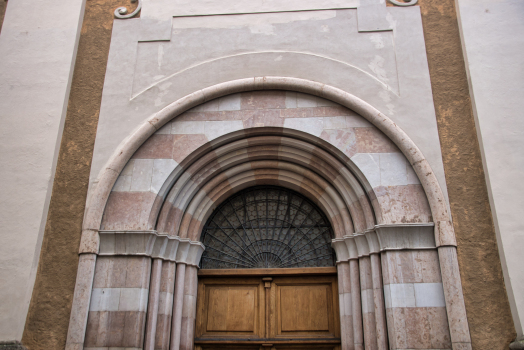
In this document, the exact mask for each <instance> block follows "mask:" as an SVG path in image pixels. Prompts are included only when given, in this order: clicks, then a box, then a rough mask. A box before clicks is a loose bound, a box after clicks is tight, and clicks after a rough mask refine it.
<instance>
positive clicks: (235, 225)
mask: <svg viewBox="0 0 524 350" xmlns="http://www.w3.org/2000/svg"><path fill="white" fill-rule="evenodd" d="M331 238H332V229H331V225H330V223H329V221H328V220H327V218H326V217H325V215H324V214H323V213H322V212H321V211H320V209H319V208H318V207H317V206H316V205H315V204H313V203H312V202H311V201H310V200H308V199H307V198H306V197H304V196H303V195H301V194H299V193H297V192H295V191H291V190H289V189H286V188H280V187H272V186H271V187H270V186H257V187H251V188H248V189H245V190H243V191H241V192H238V193H236V194H234V195H233V196H232V197H230V198H228V199H226V200H225V201H224V202H223V203H222V204H221V205H220V206H219V207H218V208H217V209H215V211H214V212H213V214H212V215H211V217H210V218H209V219H208V221H207V223H206V225H205V226H204V230H203V232H202V238H201V240H202V242H203V243H204V245H205V246H206V250H205V251H204V254H203V255H202V260H201V268H203V269H235V268H290V267H320V266H334V261H335V260H334V257H335V255H334V251H333V249H332V248H331Z"/></svg>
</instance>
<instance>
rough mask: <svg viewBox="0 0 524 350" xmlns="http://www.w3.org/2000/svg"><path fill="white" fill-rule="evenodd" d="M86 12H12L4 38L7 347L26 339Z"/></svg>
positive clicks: (39, 8) (2, 272)
mask: <svg viewBox="0 0 524 350" xmlns="http://www.w3.org/2000/svg"><path fill="white" fill-rule="evenodd" d="M83 11H84V1H83V0H72V1H67V2H63V1H57V0H51V1H45V2H44V1H10V2H9V3H8V6H7V10H6V14H5V18H4V22H3V26H2V33H1V36H0V58H1V60H2V65H1V66H0V96H1V97H0V118H1V120H2V125H1V126H0V139H1V140H2V142H1V145H0V153H1V156H0V178H1V179H2V181H0V193H2V200H1V201H0V241H1V242H2V244H1V245H0V286H1V288H0V301H1V302H0V340H20V339H21V338H22V332H23V330H24V324H25V320H26V315H27V310H28V306H29V301H30V298H31V294H32V289H33V284H34V280H35V275H36V268H37V266H38V258H39V256H40V246H41V242H42V236H43V233H44V227H45V224H46V220H47V213H48V208H49V202H50V197H51V190H52V187H53V179H54V174H55V168H56V163H57V157H58V150H59V145H60V140H61V136H62V129H63V126H64V120H65V112H66V107H67V101H68V97H69V91H70V85H71V78H72V74H73V67H74V63H75V60H76V50H77V44H78V38H79V35H80V26H81V24H82V18H83Z"/></svg>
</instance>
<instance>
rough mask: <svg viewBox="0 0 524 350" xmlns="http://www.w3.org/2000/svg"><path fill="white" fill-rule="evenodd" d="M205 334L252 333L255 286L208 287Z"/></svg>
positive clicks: (253, 329)
mask: <svg viewBox="0 0 524 350" xmlns="http://www.w3.org/2000/svg"><path fill="white" fill-rule="evenodd" d="M207 292H208V298H207V300H208V302H207V307H208V310H207V325H206V331H207V332H254V331H255V323H256V322H255V317H256V312H255V309H256V301H257V296H256V294H257V287H256V286H227V285H226V286H220V285H218V286H208V288H207Z"/></svg>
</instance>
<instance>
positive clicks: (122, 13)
mask: <svg viewBox="0 0 524 350" xmlns="http://www.w3.org/2000/svg"><path fill="white" fill-rule="evenodd" d="M137 1H138V5H137V7H136V9H135V10H134V11H133V12H131V13H129V14H128V13H127V11H128V10H127V7H123V6H122V7H118V8H117V9H116V10H115V17H116V18H118V19H127V18H132V17H135V16H136V15H137V13H139V12H140V10H141V9H142V0H131V2H133V3H134V2H137Z"/></svg>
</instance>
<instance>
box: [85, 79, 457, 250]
mask: <svg viewBox="0 0 524 350" xmlns="http://www.w3.org/2000/svg"><path fill="white" fill-rule="evenodd" d="M270 89H281V90H290V91H299V92H303V93H308V94H312V95H316V96H320V97H323V98H326V99H329V100H332V101H334V102H337V103H339V104H341V105H343V106H346V107H348V108H350V109H352V110H354V111H355V112H357V113H358V114H360V115H361V116H362V117H364V118H366V119H367V120H368V121H369V122H371V123H372V124H374V125H375V126H376V127H377V128H378V129H380V130H381V131H382V132H383V133H384V134H385V135H386V136H388V137H389V138H390V139H391V140H392V141H393V142H394V143H395V144H396V145H397V147H398V148H399V149H400V150H401V151H402V153H403V154H404V155H405V156H406V158H407V159H408V161H409V162H410V164H411V165H412V166H413V168H414V170H415V172H416V173H417V175H418V177H419V179H420V181H421V184H422V186H423V188H424V190H425V193H426V196H427V198H428V202H429V205H430V208H431V212H432V217H433V219H434V221H435V222H436V225H435V227H436V230H435V235H436V242H437V245H439V246H440V245H456V243H455V237H454V232H453V228H452V226H451V224H450V221H449V215H448V212H447V208H446V204H445V199H444V196H443V194H442V191H441V189H440V186H439V185H438V182H437V179H436V177H435V174H434V173H433V171H432V169H431V167H430V166H429V164H428V162H427V160H426V159H425V158H424V156H423V155H422V152H421V151H420V150H419V149H418V147H417V146H416V145H415V144H414V143H413V141H411V140H410V139H409V137H408V136H407V135H406V134H405V133H404V131H402V130H401V129H400V128H399V127H398V126H397V125H396V124H395V123H394V122H393V121H392V120H391V119H389V118H388V117H387V116H385V115H384V114H382V113H381V112H379V111H378V110H376V109H375V108H373V107H372V106H370V105H369V104H367V103H365V102H364V101H362V100H360V99H359V98H357V97H355V96H353V95H351V94H349V93H347V92H344V91H342V90H340V89H337V88H334V87H330V86H326V85H324V84H321V83H316V82H312V81H307V80H303V79H297V78H282V77H261V78H250V79H240V80H235V81H231V82H227V83H223V84H218V85H215V86H211V87H209V88H206V89H203V90H200V91H197V92H195V93H192V94H190V95H187V96H186V97H183V98H181V99H180V100H178V101H175V102H173V103H172V104H171V105H169V106H167V107H166V108H164V109H162V110H161V111H159V112H158V113H156V114H154V115H153V116H151V117H150V118H149V119H148V120H147V121H145V122H144V123H143V124H142V125H141V126H140V127H138V128H137V129H136V130H135V132H134V133H133V134H132V135H130V137H129V138H128V139H127V140H125V141H124V142H123V143H122V144H121V145H120V146H119V147H118V149H117V150H116V152H115V153H114V154H113V156H112V157H111V158H110V160H109V161H108V163H107V164H106V166H105V167H104V170H102V172H101V174H100V177H99V179H98V180H99V181H98V184H97V185H96V188H94V190H93V192H92V194H91V196H90V199H89V202H88V206H87V209H86V216H85V220H84V226H83V233H82V242H81V245H80V253H97V252H98V242H99V237H98V230H99V229H100V224H101V220H102V215H103V211H104V208H105V204H106V202H107V199H108V197H109V194H110V191H111V188H112V187H113V185H114V182H115V181H116V179H117V177H118V175H119V173H120V172H121V171H122V169H123V167H124V166H125V164H126V163H127V161H128V160H129V159H130V158H131V156H132V155H133V153H134V152H135V151H136V150H137V149H138V147H139V146H140V145H141V144H142V143H143V142H144V141H145V140H147V138H149V137H150V136H151V135H152V134H153V133H154V132H155V131H157V130H158V129H160V128H161V127H162V126H163V125H164V124H165V123H167V122H168V121H169V120H171V119H173V118H174V117H176V116H177V115H179V114H180V113H182V112H184V111H186V110H188V109H190V108H192V107H195V106H196V105H199V104H201V103H204V102H206V101H210V100H212V99H215V98H218V97H221V96H224V95H228V94H232V93H237V92H242V91H251V90H270ZM244 132H247V131H244ZM238 137H240V135H239V136H238ZM223 142H224V140H221V139H217V140H214V141H212V142H210V143H209V144H208V145H207V147H208V148H209V155H208V157H210V158H205V157H203V159H202V160H199V161H198V162H195V163H194V165H193V164H192V165H191V166H192V167H193V169H195V170H193V171H196V168H198V167H199V166H198V164H202V162H204V163H205V162H206V160H205V159H207V162H211V158H212V157H215V155H214V154H216V157H220V156H222V155H223V153H226V152H225V151H226V150H227V149H228V148H227V147H225V148H223V151H222V150H221V151H220V152H219V153H217V151H216V150H218V148H221V147H222V144H221V143H223ZM244 142H247V141H244ZM264 142H265V140H264ZM313 144H314V143H313ZM234 145H235V143H231V147H234ZM260 147H264V146H260ZM279 147H280V146H279ZM298 149H299V150H300V148H298ZM306 149H307V147H306ZM253 150H254V149H253ZM201 151H202V150H201ZM202 152H204V153H205V151H202ZM211 152H213V153H211ZM279 152H280V151H279ZM290 152H291V151H290V150H289V151H287V150H286V151H284V150H282V157H283V159H282V160H281V159H279V157H280V155H275V160H274V161H273V163H272V164H271V165H269V164H268V165H267V166H269V168H268V169H266V170H261V168H260V163H254V161H251V160H250V162H249V163H246V162H245V161H243V163H244V164H243V165H239V164H238V162H239V161H235V160H234V157H241V156H240V155H234V153H233V154H231V155H229V156H225V155H224V157H225V158H224V160H223V161H217V163H216V164H215V165H214V166H215V167H218V168H223V167H225V166H226V164H227V166H228V168H227V170H226V171H224V172H223V173H221V175H217V174H216V172H213V174H215V177H214V178H213V182H208V183H206V181H204V179H207V180H209V178H208V177H206V175H205V174H206V173H208V172H211V171H212V169H213V166H211V167H207V168H208V169H207V170H202V175H199V176H200V177H202V179H203V180H198V179H197V178H195V176H193V172H192V171H189V168H188V170H187V171H186V170H185V169H186V168H185V166H184V165H187V164H184V163H186V162H183V164H181V165H182V167H181V168H180V170H179V171H178V172H175V174H172V179H171V180H173V179H174V178H176V177H177V176H180V180H178V181H177V184H178V183H180V186H183V185H182V184H184V183H185V182H188V181H189V182H193V184H192V185H188V186H187V187H185V186H184V190H181V192H180V193H179V192H178V191H179V190H178V185H175V186H174V188H173V190H172V191H171V194H172V195H171V196H170V197H168V200H167V203H169V205H166V206H164V209H163V210H162V213H161V214H160V217H159V225H158V228H159V229H160V230H166V231H170V232H172V234H174V233H175V232H177V233H179V234H180V235H181V236H184V235H185V236H188V237H196V236H197V234H196V233H195V232H198V228H199V227H200V226H199V225H201V222H202V221H203V220H205V216H206V212H208V211H209V208H212V207H213V206H214V205H215V203H217V202H219V201H220V200H221V199H222V198H225V197H227V196H228V195H229V194H231V193H233V192H234V191H235V190H233V188H236V189H237V190H238V189H240V188H244V187H246V186H249V185H250V184H254V183H257V181H258V182H260V181H264V182H266V183H280V184H283V183H285V184H286V186H290V187H291V188H298V187H301V188H302V191H303V192H304V194H305V195H306V196H308V197H309V198H312V199H313V198H318V201H319V202H318V203H319V205H320V206H321V208H322V209H323V210H324V211H325V212H326V214H327V215H329V216H330V218H331V220H332V221H333V227H334V229H335V232H336V235H337V236H338V235H343V234H347V233H351V232H355V231H357V232H358V231H360V230H364V229H365V228H366V227H371V226H372V222H373V220H372V219H371V217H372V215H371V210H370V209H369V207H370V204H369V203H368V204H365V203H366V201H371V203H372V204H373V198H368V199H365V197H363V196H362V193H363V190H362V185H359V186H356V183H355V181H356V180H355V178H354V177H353V176H349V175H348V176H346V177H345V178H344V177H341V178H340V179H336V178H334V179H332V178H330V177H329V175H328V174H329V173H330V171H327V172H326V174H323V175H322V176H320V177H318V174H315V173H313V172H311V171H308V169H309V168H308V167H304V166H302V168H300V162H295V163H293V164H294V165H293V166H291V165H290V163H289V162H287V161H286V157H287V158H289V157H290V154H292V153H293V152H296V151H293V152H291V153H290ZM278 154H280V153H278ZM228 157H230V158H231V159H229V160H226V159H227V158H228ZM299 158H300V157H299ZM320 159H322V158H320ZM322 160H323V159H322ZM315 161H317V160H315ZM188 162H189V160H188ZM224 162H225V163H224ZM303 162H304V161H303ZM229 164H231V165H229ZM248 164H249V165H248ZM251 164H253V165H254V168H251ZM191 166H190V167H191ZM297 167H298V168H297ZM181 169H184V173H181V171H182V170H181ZM199 169H200V168H199ZM269 169H271V170H269ZM334 169H335V170H340V168H337V167H334ZM341 171H342V173H343V172H346V171H347V172H348V173H349V170H347V168H346V170H341ZM335 173H336V171H335V172H333V170H331V174H335ZM195 174H197V173H195ZM297 174H298V176H297ZM255 175H258V176H255ZM182 176H184V178H182ZM186 177H187V179H185V178H186ZM189 177H191V180H190V179H189ZM226 178H227V179H226ZM184 179H185V180H184ZM327 179H329V181H327ZM182 180H184V181H182ZM198 181H200V183H202V184H203V183H206V184H205V185H204V186H203V187H202V188H200V187H199V186H197V183H198ZM340 181H346V182H347V183H348V184H350V185H351V186H347V187H346V186H345V185H342V183H340ZM195 182H196V183H195ZM329 182H331V183H332V185H331V186H328V185H327V184H328V183H329ZM171 183H173V182H171ZM217 185H219V186H217ZM232 185H233V186H232ZM299 185H300V186H299ZM364 186H366V185H365V184H364ZM166 188H167V187H166ZM211 188H214V189H213V190H211ZM365 188H366V190H368V188H367V186H366V187H365ZM335 189H336V192H335V193H331V192H332V191H334V190H335ZM350 189H351V190H350ZM359 191H360V193H359ZM182 193H183V194H182ZM192 194H193V195H192ZM328 194H329V195H328ZM190 198H193V199H192V200H190V201H188V200H189V199H190ZM357 198H358V200H356V199H357ZM344 204H345V205H346V206H347V208H348V210H349V212H350V214H351V218H350V215H349V214H348V212H347V211H346V210H345V209H344V207H345V206H344ZM160 205H161V203H158V202H157V207H159V206H160ZM375 206H376V205H375ZM180 207H181V208H180ZM168 208H170V209H168ZM181 209H184V211H182V210H181ZM177 211H180V212H179V213H178V214H177ZM375 212H376V213H379V211H378V210H375ZM182 213H184V215H182ZM176 215H182V216H181V218H182V220H181V223H180V226H179V227H178V228H170V227H168V226H169V225H167V222H166V220H167V219H168V218H174V217H176ZM377 219H378V220H379V221H380V217H377Z"/></svg>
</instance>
